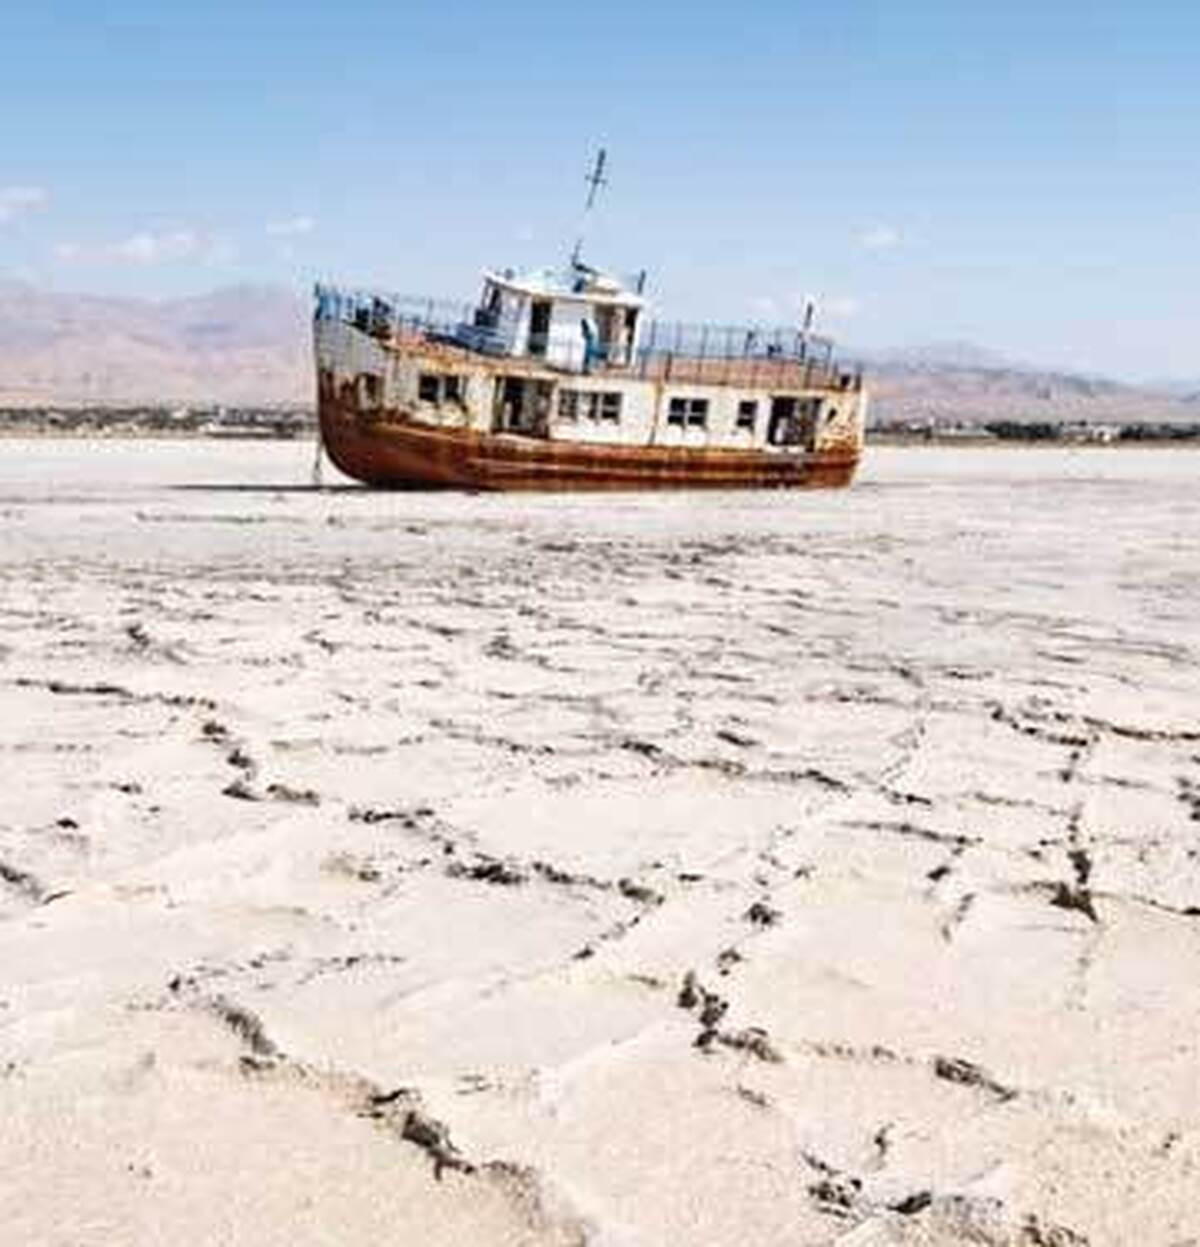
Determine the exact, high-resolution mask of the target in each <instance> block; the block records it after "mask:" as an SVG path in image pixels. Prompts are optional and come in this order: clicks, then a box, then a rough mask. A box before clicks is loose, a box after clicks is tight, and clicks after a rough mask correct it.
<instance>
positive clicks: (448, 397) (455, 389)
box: [417, 372, 467, 406]
mask: <svg viewBox="0 0 1200 1247" xmlns="http://www.w3.org/2000/svg"><path fill="white" fill-rule="evenodd" d="M466 393H467V379H466V377H463V376H460V375H459V374H458V373H455V372H448V373H445V374H438V373H436V372H423V373H421V374H420V376H419V377H418V378H417V397H418V398H419V399H420V400H421V402H423V403H434V404H435V405H439V406H440V405H441V404H442V403H458V404H459V405H461V404H462V403H464V402H465V401H466Z"/></svg>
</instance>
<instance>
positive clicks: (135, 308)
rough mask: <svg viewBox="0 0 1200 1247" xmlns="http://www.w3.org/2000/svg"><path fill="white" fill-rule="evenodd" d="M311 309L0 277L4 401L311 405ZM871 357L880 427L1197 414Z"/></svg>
mask: <svg viewBox="0 0 1200 1247" xmlns="http://www.w3.org/2000/svg"><path fill="white" fill-rule="evenodd" d="M309 315H310V311H309V303H308V300H307V299H306V298H304V297H303V296H301V295H300V294H299V293H297V292H296V291H294V290H291V289H288V288H285V287H273V286H236V287H230V288H226V289H222V290H216V291H213V292H212V293H211V294H207V295H202V296H198V297H192V298H183V299H173V300H163V301H150V300H141V299H133V298H118V297H110V296H99V295H81V294H65V293H59V292H50V291H46V290H40V289H37V288H35V287H33V286H29V285H24V284H21V283H15V282H0V406H7V407H30V406H46V405H62V406H75V405H81V404H89V405H113V406H118V405H123V404H134V403H137V404H144V403H168V404H175V403H178V404H186V403H191V404H201V403H206V404H211V403H220V404H225V405H231V406H232V405H263V406H274V405H295V404H307V403H311V402H312V396H313V379H312V367H311V357H310V347H309ZM865 363H866V368H867V372H868V376H869V379H870V385H871V392H872V396H873V397H872V417H873V422H875V423H884V422H898V421H913V422H922V421H930V420H934V421H938V422H942V423H954V422H957V423H962V424H978V423H983V422H985V421H988V420H1020V421H1035V420H1039V421H1040V420H1045V421H1063V420H1072V421H1075V420H1080V421H1089V422H1092V423H1127V422H1135V421H1155V422H1159V421H1162V422H1172V423H1174V422H1192V421H1197V420H1200V394H1197V393H1196V391H1195V390H1194V389H1192V388H1189V387H1185V386H1178V385H1175V386H1166V385H1163V386H1136V385H1129V384H1124V383H1121V382H1117V381H1112V380H1108V379H1105V378H1097V377H1087V376H1081V375H1077V374H1073V373H1070V372H1056V371H1050V370H1046V369H1039V368H1035V367H1029V366H1025V365H1022V364H1018V363H1013V362H1010V361H1008V360H1006V359H1004V358H1003V357H1002V356H1000V355H998V354H996V353H995V352H992V351H988V350H986V349H984V348H981V347H978V346H975V345H973V344H971V343H963V342H946V343H937V344H931V345H927V346H920V347H910V348H906V349H904V350H895V351H883V352H874V353H872V354H870V355H867V356H865Z"/></svg>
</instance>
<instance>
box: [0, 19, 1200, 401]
mask: <svg viewBox="0 0 1200 1247" xmlns="http://www.w3.org/2000/svg"><path fill="white" fill-rule="evenodd" d="M0 56H2V57H3V73H0V275H3V276H4V277H6V278H8V279H13V280H20V281H26V282H30V283H32V284H35V285H37V286H42V287H49V288H53V289H58V290H64V291H76V290H78V291H87V292H95V293H108V294H127V295H139V296H145V297H152V298H165V297H173V296H178V295H185V294H194V293H201V292H204V291H207V290H211V289H213V288H216V287H221V286H227V285H235V284H243V283H254V284H260V283H269V284H278V283H288V284H293V285H299V286H307V285H309V284H310V283H311V282H312V281H313V280H314V279H315V278H318V277H320V278H327V279H332V280H339V281H346V282H351V283H355V284H360V285H364V286H378V287H381V288H384V289H389V290H396V291H403V292H411V293H421V294H425V293H429V294H436V295H444V296H451V297H456V298H466V297H469V296H471V295H472V294H473V293H474V292H475V290H476V288H477V285H478V276H479V273H480V271H481V270H482V269H484V268H486V267H506V266H509V265H513V266H521V265H526V264H544V263H557V262H561V261H562V260H563V259H565V257H566V256H567V254H568V253H569V251H570V247H571V244H572V242H573V240H574V237H575V233H576V230H577V228H578V223H579V217H580V210H581V207H582V204H583V198H584V194H585V190H586V188H585V186H584V174H585V172H586V170H587V166H588V164H589V161H590V160H591V158H592V156H593V154H594V152H595V151H596V149H597V148H598V147H599V146H600V145H604V146H605V147H606V148H607V150H608V153H609V161H610V181H609V185H608V186H607V187H606V188H605V189H604V191H603V192H602V195H601V198H600V201H599V205H598V208H597V210H596V212H595V213H594V214H593V218H592V220H591V221H590V223H589V225H588V239H587V244H586V257H587V258H588V259H589V260H591V261H592V262H594V263H596V264H597V265H600V266H603V267H609V268H612V269H614V270H616V271H619V272H632V271H636V270H639V269H642V268H645V269H646V270H648V273H649V289H650V293H651V294H652V296H653V298H654V301H655V304H656V307H657V309H658V310H659V311H660V312H661V313H662V314H664V315H667V316H672V317H687V318H691V319H707V318H713V319H717V320H721V321H722V322H741V321H744V320H749V321H759V322H764V323H774V322H783V323H786V322H789V321H792V320H794V319H795V318H796V317H797V316H798V315H799V313H800V309H801V308H802V307H803V304H804V302H805V301H806V300H807V299H808V298H810V297H811V298H814V299H815V300H816V301H817V303H818V308H819V319H820V323H821V326H822V327H823V328H824V329H826V330H828V331H830V332H832V333H833V334H834V335H835V336H836V337H838V338H839V339H840V340H842V341H845V342H846V343H848V344H851V345H853V346H856V347H861V348H863V349H875V350H878V349H884V348H889V347H901V346H908V345H915V344H925V343H933V342H949V341H967V342H972V343H976V344H978V345H980V346H983V347H986V348H989V349H991V350H994V351H997V352H999V353H1001V354H1003V355H1005V356H1008V357H1010V358H1013V359H1016V360H1020V361H1027V362H1030V363H1035V364H1042V365H1052V366H1061V367H1065V368H1071V369H1075V370H1080V371H1087V372H1093V373H1098V374H1103V375H1110V376H1117V377H1122V378H1126V379H1167V378H1181V379H1182V378H1195V377H1200V248H1198V247H1197V240H1198V235H1200V178H1198V177H1197V165H1198V163H1200V145H1198V144H1197V136H1198V135H1200V125H1198V123H1200V74H1198V73H1197V70H1196V66H1197V64H1198V63H1200V5H1196V4H1194V3H1190V4H1188V3H1182V2H1180V3H1165V2H1163V0H1144V2H1142V3H1138V4H1134V3H1132V2H1126V3H1114V2H1110V0H1091V2H1090V3H1078V2H1076V0H1041V3H1029V2H1027V0H1007V3H983V2H982V0H953V2H952V0H944V2H943V0H912V2H909V3H905V2H903V0H893V2H891V3H887V2H885V0H876V2H874V3H865V2H859V0H826V3H823V4H820V5H818V4H811V3H808V2H807V0H791V2H790V3H788V2H785V0H743V2H742V3H740V4H736V5H733V4H722V5H719V6H718V5H709V4H706V3H703V2H701V0H693V2H692V3H689V4H686V5H684V4H663V3H658V4H655V3H648V2H647V0H641V2H640V3H628V2H626V0H609V2H608V3H604V4H581V3H564V2H563V0H558V3H554V4H543V3H540V2H538V3H526V4H513V5H508V6H505V5H500V4H495V3H492V4H486V3H482V2H481V0H458V2H457V3H455V4H447V3H405V2H404V0H387V2H386V3H381V2H377V0H356V2H355V3H353V4H346V3H342V4H337V3H333V2H332V0H322V2H321V3H311V2H310V0H287V3H282V2H278V0H239V2H236V3H234V2H230V0H204V2H203V3H200V2H198V0H190V2H180V3H172V2H170V0H100V2H97V0H87V2H86V3H84V2H77V0H70V2H58V3H56V2H55V0H38V3H36V4H32V3H31V4H20V5H17V4H9V5H6V6H4V12H3V15H0Z"/></svg>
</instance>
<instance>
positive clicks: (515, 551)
mask: <svg viewBox="0 0 1200 1247" xmlns="http://www.w3.org/2000/svg"><path fill="white" fill-rule="evenodd" d="M0 449H2V454H0V518H2V519H3V525H4V529H3V531H4V543H3V557H2V561H0V576H2V578H3V582H2V583H3V589H2V593H0V618H2V620H3V631H2V633H0V689H2V697H3V702H2V705H3V715H2V716H0V774H2V777H3V780H4V792H5V794H6V799H5V802H4V808H3V810H2V811H0V1123H2V1124H0V1226H3V1234H2V1239H3V1242H4V1243H5V1245H6V1247H25V1245H30V1247H32V1245H34V1244H37V1245H38V1247H49V1245H59V1244H61V1245H62V1247H67V1245H68V1244H70V1245H71V1247H93V1245H96V1247H99V1245H100V1244H104V1245H106V1247H107V1245H109V1244H116V1243H120V1244H122V1245H125V1244H137V1245H141V1244H159V1243H172V1244H239V1245H240V1244H247V1245H249V1244H253V1245H254V1247H267V1245H274V1244H288V1245H289V1247H300V1245H307V1244H327V1243H338V1244H350V1243H366V1242H388V1243H391V1242H395V1243H410V1242H412V1243H416V1242H420V1243H422V1244H443V1243H444V1244H450V1243H479V1244H530V1245H532V1244H538V1245H540V1244H585V1243H586V1244H613V1245H631V1247H633V1245H636V1247H651V1245H655V1247H658V1245H663V1244H685V1243H686V1244H700V1245H705V1247H707V1245H710V1244H711V1245H713V1247H716V1245H726V1244H730V1245H732V1244H754V1245H755V1247H773V1245H776V1244H778V1245H780V1247H782V1245H784V1244H787V1245H788V1247H796V1245H797V1244H832V1243H842V1244H846V1245H851V1244H856V1245H859V1247H862V1245H866V1244H889V1243H913V1244H916V1243H921V1244H942V1243H945V1244H952V1243H984V1244H1027V1245H1029V1247H1038V1245H1054V1247H1063V1245H1070V1244H1079V1243H1090V1244H1127V1243H1130V1242H1138V1243H1140V1244H1147V1245H1149V1244H1163V1245H1164V1247H1166V1245H1173V1247H1182V1245H1183V1244H1189V1243H1190V1244H1195V1243H1197V1242H1200V1059H1198V1056H1200V1054H1198V1042H1200V1039H1198V1037H1200V994H1198V993H1197V991H1196V983H1197V982H1198V981H1200V858H1198V853H1200V556H1198V552H1197V544H1196V543H1197V532H1198V531H1200V490H1197V478H1198V476H1200V455H1197V454H1196V453H1193V452H1163V451H1149V452H1141V451H1120V452H1114V451H1107V450H1080V451H1065V450H1047V451H1041V450H1038V451H1013V452H1008V451H1002V450H987V451H936V450H929V451H919V450H891V451H885V450H878V451H875V452H874V453H872V454H871V456H870V458H869V460H868V463H867V465H866V467H865V470H864V472H863V474H862V479H861V481H860V483H859V484H858V485H856V486H855V488H854V489H852V490H851V491H848V492H845V493H841V494H819V493H815V494H756V495H741V496H728V495H726V496H700V495H686V496H685V495H679V496H650V495H646V496H633V495H618V496H611V497H603V496H602V497H579V496H576V497H557V498H556V497H535V498H521V497H517V498H505V497H461V496H440V495H412V494H407V495H406V494H377V493H369V492H366V491H362V490H359V489H355V488H338V489H333V490H327V491H324V492H315V491H313V490H311V489H308V488H306V487H305V486H306V482H307V479H308V470H309V462H310V459H311V447H305V446H298V445H289V444H282V445H259V444H233V445H230V444H211V443H183V442H172V443H154V442H117V441H110V442H103V443H95V442H92V443H87V442H71V441H62V442H19V441H11V440H10V441H5V442H3V443H0Z"/></svg>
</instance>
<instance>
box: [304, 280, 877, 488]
mask: <svg viewBox="0 0 1200 1247" xmlns="http://www.w3.org/2000/svg"><path fill="white" fill-rule="evenodd" d="M582 272H583V276H581V275H580V272H579V271H578V270H577V271H576V272H574V273H572V274H569V275H568V276H567V277H565V278H557V277H556V278H554V279H553V280H552V279H550V278H547V277H545V276H544V275H540V276H539V277H538V279H537V280H536V281H534V279H529V278H527V279H518V278H513V277H510V276H508V275H507V274H506V275H505V276H504V277H497V276H492V275H489V277H488V281H487V284H486V285H485V290H484V297H483V299H482V300H481V301H480V303H479V304H478V305H477V306H475V307H474V308H472V307H471V306H467V307H465V308H458V309H457V311H456V312H453V311H452V312H444V311H439V310H438V309H436V308H435V306H434V303H433V302H432V301H422V302H421V303H420V304H419V305H418V306H417V307H416V308H415V309H413V310H411V311H410V310H408V309H407V308H405V306H404V305H403V303H402V301H400V300H397V299H394V298H384V297H380V296H362V295H345V294H343V293H342V292H340V291H336V290H333V289H331V288H321V287H318V290H317V314H316V318H315V323H314V340H315V354H316V364H317V397H318V415H319V426H320V437H321V441H322V443H323V445H324V448H325V450H326V452H327V453H328V455H329V458H330V459H331V460H332V462H333V463H334V464H335V465H336V467H338V468H339V469H340V470H341V471H342V472H344V473H345V474H346V475H347V476H350V477H352V478H354V479H355V480H358V481H361V482H363V483H364V484H367V485H371V486H375V487H384V488H397V489H404V488H408V489H414V488H427V489H429V488H433V489H467V490H643V489H779V488H839V487H844V486H846V485H849V484H850V482H851V481H852V479H853V477H854V473H855V469H856V467H857V465H858V461H859V457H860V454H861V450H862V444H863V426H864V417H865V410H866V394H865V391H864V388H863V385H862V378H861V374H858V373H855V372H849V371H846V370H845V369H843V368H841V367H839V366H837V365H836V364H834V362H833V359H832V350H831V346H830V347H829V348H828V349H827V350H826V351H825V353H824V354H822V353H821V352H820V350H819V345H820V342H821V340H818V339H813V338H811V337H809V336H807V335H805V334H801V333H795V332H792V331H789V333H791V335H792V336H791V337H790V338H788V337H785V335H784V334H783V333H782V332H777V333H775V334H774V335H773V336H770V337H768V336H766V335H763V334H762V333H761V331H759V330H756V329H749V330H746V329H732V328H723V329H715V328H712V327H707V326H701V327H698V328H697V327H687V328H686V329H685V328H684V327H680V326H677V325H672V326H668V327H662V326H659V325H658V323H657V322H654V323H652V324H650V325H649V326H648V327H647V326H643V325H642V323H641V319H640V317H641V311H642V306H643V301H642V299H641V296H640V294H638V293H634V292H631V291H630V290H628V289H626V288H623V287H621V286H619V285H618V284H616V283H615V282H613V283H605V284H599V283H595V282H592V283H591V284H589V282H591V278H590V277H589V276H588V275H589V274H592V270H582ZM589 321H592V322H593V324H594V327H591V326H589Z"/></svg>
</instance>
